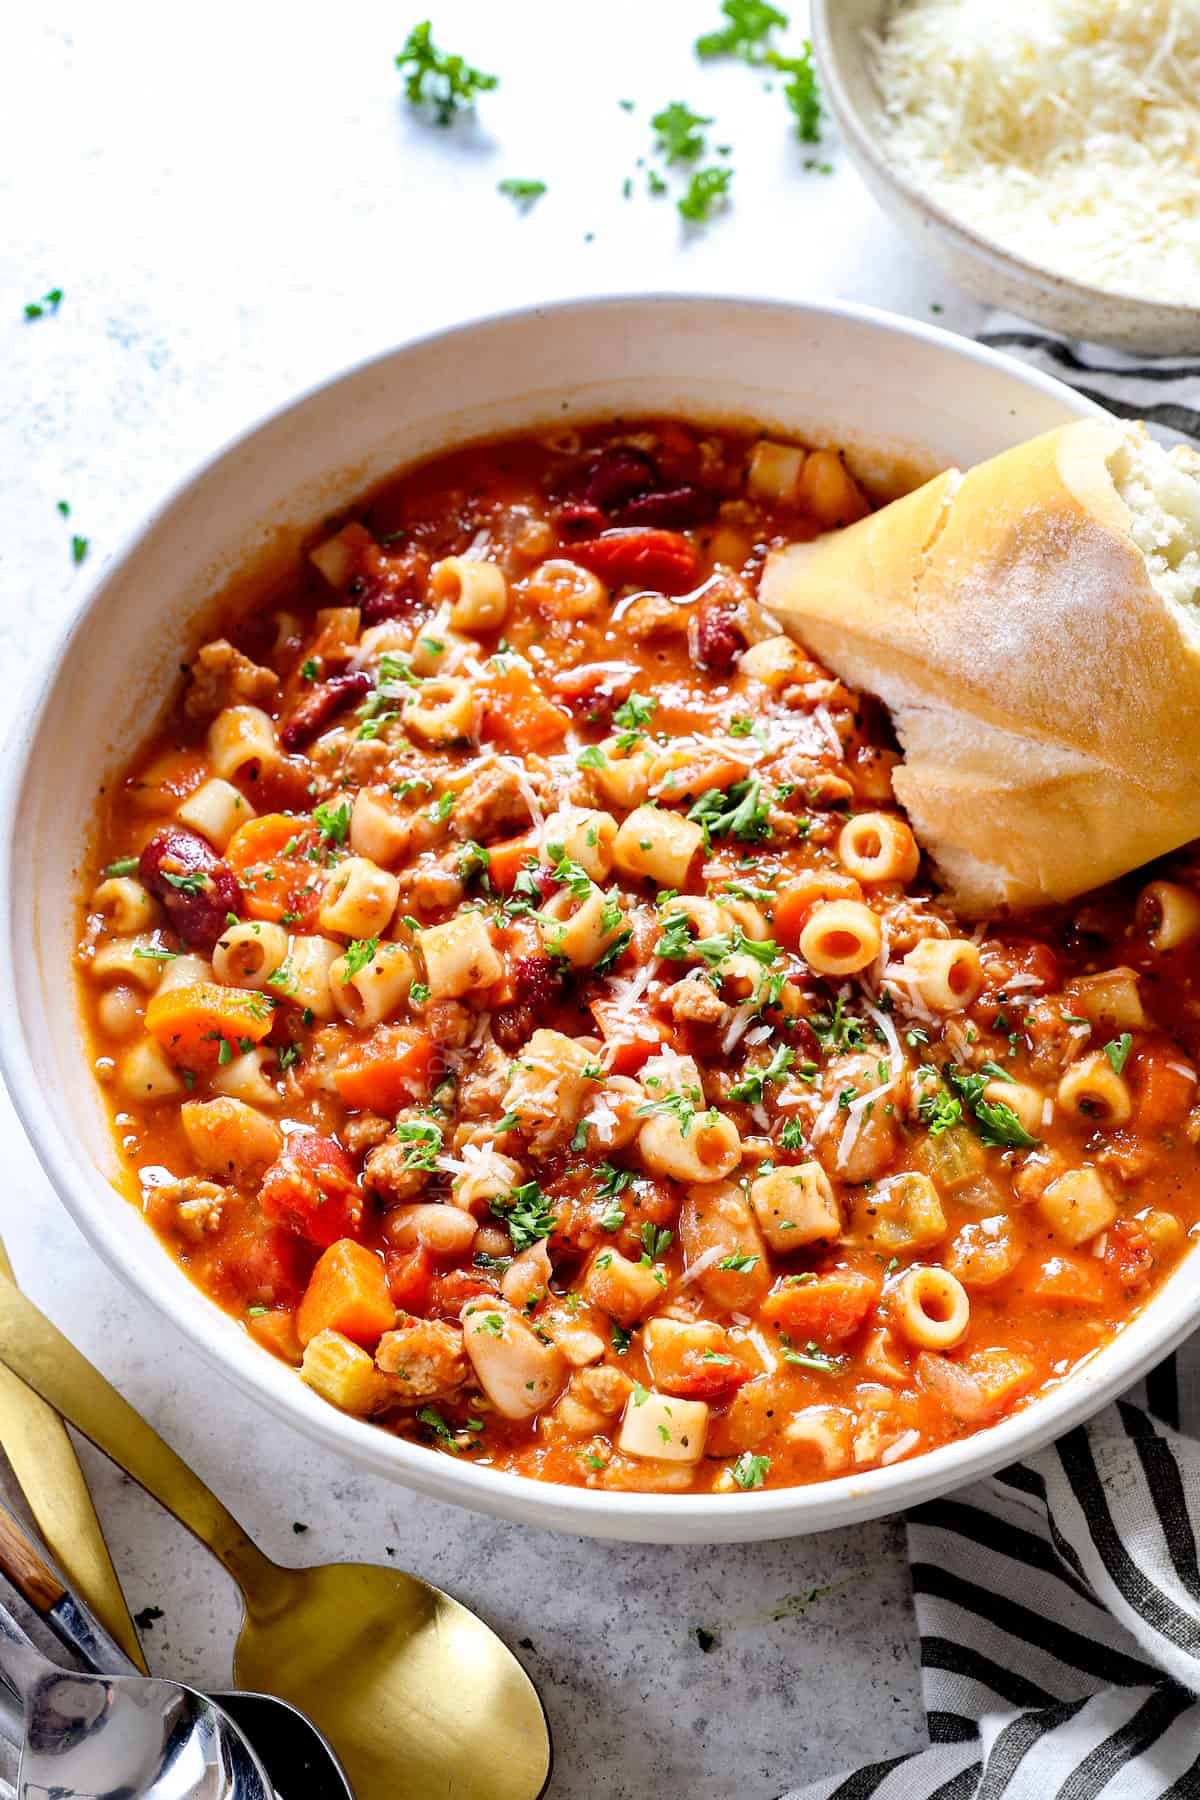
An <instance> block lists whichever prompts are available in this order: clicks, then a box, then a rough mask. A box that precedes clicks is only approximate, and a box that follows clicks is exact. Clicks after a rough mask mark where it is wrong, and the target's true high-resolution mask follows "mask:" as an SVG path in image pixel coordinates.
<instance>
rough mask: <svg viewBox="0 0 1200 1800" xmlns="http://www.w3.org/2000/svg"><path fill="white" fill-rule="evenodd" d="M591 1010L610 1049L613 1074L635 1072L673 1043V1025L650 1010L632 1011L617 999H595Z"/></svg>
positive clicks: (609, 1062) (634, 1073) (609, 1061)
mask: <svg viewBox="0 0 1200 1800" xmlns="http://www.w3.org/2000/svg"><path fill="white" fill-rule="evenodd" d="M591 1013H592V1017H593V1019H595V1021H596V1024H597V1026H598V1028H599V1031H600V1036H601V1037H602V1038H603V1039H604V1042H605V1046H606V1048H608V1050H609V1055H608V1059H607V1064H606V1066H607V1068H608V1071H609V1073H610V1074H611V1075H636V1074H637V1072H638V1070H639V1069H640V1068H641V1066H642V1064H643V1063H645V1062H648V1061H649V1060H650V1058H651V1057H652V1056H655V1055H657V1053H658V1052H659V1051H660V1050H661V1049H662V1047H663V1045H664V1044H666V1043H669V1042H670V1039H671V1030H670V1027H669V1026H667V1025H664V1024H663V1023H662V1021H661V1020H660V1019H655V1018H653V1017H652V1016H651V1014H650V1013H649V1012H648V1011H645V1010H643V1009H640V1008H639V1009H637V1010H635V1011H632V1012H631V1011H629V1010H627V1009H624V1008H622V1007H619V1006H618V1005H617V1003H616V1001H615V1000H593V1001H592V1003H591Z"/></svg>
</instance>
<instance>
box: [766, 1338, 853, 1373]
mask: <svg viewBox="0 0 1200 1800" xmlns="http://www.w3.org/2000/svg"><path fill="white" fill-rule="evenodd" d="M780 1354H781V1355H782V1357H783V1360H784V1362H788V1363H795V1364H796V1366H797V1367H798V1368H801V1369H816V1370H818V1371H819V1372H820V1373H821V1374H822V1375H836V1374H837V1372H838V1370H839V1369H840V1368H841V1366H842V1364H841V1359H840V1358H839V1357H836V1356H827V1355H826V1353H825V1351H824V1350H822V1349H821V1347H820V1345H819V1344H812V1343H809V1344H805V1346H804V1348H803V1350H790V1349H785V1350H782V1351H781V1352H780Z"/></svg>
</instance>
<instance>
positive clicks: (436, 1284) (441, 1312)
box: [392, 1251, 498, 1319]
mask: <svg viewBox="0 0 1200 1800" xmlns="http://www.w3.org/2000/svg"><path fill="white" fill-rule="evenodd" d="M416 1254H418V1255H421V1254H424V1255H426V1256H427V1255H428V1252H427V1251H426V1252H420V1251H418V1252H417V1253H416ZM392 1291H393V1293H394V1292H395V1288H394V1287H393V1289H392ZM497 1292H498V1288H497V1284H496V1282H495V1280H489V1279H488V1277H487V1275H486V1274H484V1273H483V1272H482V1271H479V1272H477V1271H476V1270H474V1269H446V1270H445V1271H444V1272H443V1273H442V1274H440V1275H434V1274H432V1272H431V1276H430V1280H429V1283H428V1285H427V1287H426V1290H425V1298H424V1301H423V1302H422V1304H423V1306H424V1309H425V1311H426V1312H428V1313H429V1314H430V1316H431V1317H433V1318H443V1319H457V1317H458V1315H459V1313H460V1312H461V1311H462V1308H463V1303H464V1301H467V1300H476V1299H478V1298H479V1296H480V1295H481V1294H486V1295H494V1294H496V1293H497Z"/></svg>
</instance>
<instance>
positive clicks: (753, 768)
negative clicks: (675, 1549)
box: [79, 421, 1200, 1495]
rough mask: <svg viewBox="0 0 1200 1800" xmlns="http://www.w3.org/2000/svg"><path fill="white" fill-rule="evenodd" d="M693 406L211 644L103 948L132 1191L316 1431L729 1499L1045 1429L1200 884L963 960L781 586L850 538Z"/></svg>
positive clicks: (1186, 1185)
mask: <svg viewBox="0 0 1200 1800" xmlns="http://www.w3.org/2000/svg"><path fill="white" fill-rule="evenodd" d="M869 504H870V502H869V500H868V498H867V496H866V495H865V494H864V492H863V490H862V489H861V488H860V486H859V485H858V483H857V482H856V481H855V479H854V476H853V475H852V473H851V471H850V470H849V468H848V467H847V465H846V463H845V462H844V461H843V460H842V459H841V458H840V457H838V456H837V455H836V453H834V452H832V451H829V450H821V451H814V452H809V451H807V450H806V449H805V447H804V446H803V445H802V444H798V443H788V442H783V441H776V440H772V439H768V438H765V437H759V438H757V439H754V438H751V437H749V436H748V435H746V434H744V433H743V434H737V433H728V432H721V431H713V430H707V429H702V428H698V427H694V426H689V425H685V424H681V423H678V422H675V421H651V422H647V423H642V424H635V425H620V426H615V425H614V426H604V427H595V428H592V429H589V430H586V431H583V432H580V433H577V434H574V433H573V434H571V436H570V437H569V438H561V437H555V438H545V439H543V438H540V437H538V436H536V435H535V436H530V437H527V438H525V439H521V440H514V441H510V442H504V443H500V444H491V445H482V446H476V447H472V448H468V449H465V450H462V451H458V452H455V453H454V454H453V455H451V456H448V457H445V458H443V459H441V460H439V461H436V462H433V463H430V464H428V465H426V466H424V467H421V468H419V469H417V470H415V471H413V472H411V473H409V474H408V475H405V476H403V477H401V478H398V479H396V480H395V481H393V482H391V483H389V484H388V485H387V486H386V487H384V488H383V489H381V490H380V491H379V492H377V493H375V494H373V495H370V496H368V497H367V498H366V499H365V500H364V501H363V503H362V505H361V506H359V507H356V508H353V509H352V510H351V512H350V513H349V514H348V515H346V516H344V517H343V518H342V519H340V520H336V521H333V522H332V523H331V524H330V525H329V526H327V527H326V529H325V530H324V531H323V532H322V533H321V535H320V537H319V539H318V540H317V541H315V542H314V543H313V545H312V546H311V548H310V549H309V550H308V552H307V553H306V554H305V556H304V557H303V558H302V559H301V560H300V565H299V567H298V568H296V569H293V570H291V571H290V572H289V573H288V576H287V579H286V581H285V582H282V583H281V584H280V588H279V592H278V598H277V600H276V602H275V603H274V604H273V605H271V606H269V607H267V608H266V609H265V610H264V611H262V612H260V613H259V614H257V615H254V616H252V617H248V618H247V617H230V619H229V620H228V623H227V631H228V636H224V637H218V638H216V639H214V640H213V641H211V642H209V643H206V644H204V645H203V646H201V647H198V648H197V650H196V652H195V655H194V657H193V659H192V661H191V664H190V668H189V673H188V678H187V680H186V682H185V685H184V688H183V691H182V693H181V696H180V701H179V705H178V706H177V708H176V711H175V713H174V715H173V717H172V720H171V723H170V724H169V726H168V727H167V728H166V729H165V730H164V731H163V732H162V733H161V734H160V735H159V737H158V738H156V739H155V741H154V742H153V743H151V744H148V745H147V746H146V747H145V749H144V752H143V753H142V754H141V755H140V756H139V757H138V758H137V759H136V760H135V762H134V763H133V764H132V765H131V766H130V768H129V770H128V771H127V778H126V780H125V781H124V783H123V784H118V786H117V788H116V789H115V790H110V792H109V794H108V795H107V796H106V798H105V801H104V809H105V810H104V813H103V818H102V823H101V827H100V833H99V840H100V841H99V846H98V854H97V857H96V861H95V866H94V867H93V868H92V869H91V870H90V872H89V878H88V880H87V882H86V886H85V889H84V894H83V897H82V899H81V931H80V952H79V964H80V971H81V980H82V988H83V994H84V1001H85V1007H86V1012H87V1020H88V1029H89V1031H90V1033H91V1038H92V1042H93V1044H94V1050H95V1058H96V1071H97V1074H98V1076H99V1077H100V1079H101V1080H102V1081H103V1082H104V1084H105V1086H106V1088H107V1091H108V1093H109V1095H110V1098H111V1102H112V1106H113V1111H114V1117H115V1120H116V1127H115V1128H116V1130H117V1133H118V1137H119V1142H120V1146H121V1151H122V1154H123V1156H124V1158H125V1160H126V1163H127V1166H128V1169H129V1173H130V1183H131V1189H132V1190H133V1191H134V1192H135V1193H136V1194H137V1196H138V1198H139V1200H140V1203H141V1205H142V1208H143V1210H144V1212H145V1215H146V1217H147V1219H148V1220H149V1222H150V1224H151V1225H152V1227H153V1228H154V1229H155V1230H156V1231H157V1232H158V1233H159V1234H160V1235H161V1237H162V1238H163V1240H164V1242H165V1243H166V1244H167V1245H168V1246H169V1248H170V1250H171V1251H172V1253H173V1254H174V1255H175V1256H176V1257H177V1258H178V1260H179V1261H180V1263H181V1264H182V1265H183V1266H184V1267H185V1268H186V1269H187V1270H188V1272H189V1273H190V1275H191V1276H192V1278H193V1279H194V1280H195V1281H196V1282H198V1283H199V1284H200V1286H201V1287H202V1288H204V1289H205V1291H206V1292H207V1293H209V1294H210V1295H211V1296H212V1297H213V1299H214V1300H215V1301H216V1302H217V1303H218V1304H220V1305H221V1306H223V1307H225V1308H226V1309H227V1310H228V1311H229V1312H231V1313H232V1314H233V1315H234V1316H235V1317H237V1318H238V1319H239V1320H240V1321H241V1323H242V1325H243V1326H244V1329H245V1330H246V1331H247V1332H248V1333H249V1334H250V1336H251V1337H252V1338H254V1339H255V1340H256V1341H257V1342H258V1343H259V1344H260V1345H262V1346H263V1348H264V1352H265V1351H270V1352H272V1353H273V1354H275V1355H276V1356H278V1357H281V1358H283V1359H284V1360H285V1361H286V1362H289V1363H291V1364H292V1365H293V1366H294V1367H295V1369H296V1370H297V1375H298V1378H299V1379H301V1380H303V1381H305V1382H307V1383H308V1384H309V1385H310V1386H311V1387H312V1388H313V1389H314V1390H315V1391H316V1392H317V1393H318V1394H320V1395H322V1396H323V1397H324V1398H325V1399H327V1400H328V1401H330V1402H331V1403H332V1404H334V1405H336V1406H339V1407H342V1408H343V1409H345V1410H347V1411H349V1412H351V1413H355V1414H358V1415H360V1416H362V1417H364V1418H370V1419H373V1420H375V1421H377V1422H378V1424H379V1426H380V1427H381V1428H382V1429H385V1430H389V1431H393V1432H399V1433H403V1434H405V1435H406V1436H410V1437H413V1438H415V1439H417V1440H418V1441H419V1442H421V1443H423V1444H426V1445H427V1446H429V1448H430V1450H431V1452H440V1453H446V1454H453V1455H457V1456H461V1457H469V1458H471V1459H472V1460H474V1461H476V1462H479V1463H481V1464H484V1465H487V1466H490V1467H493V1468H497V1469H504V1470H509V1471H516V1472H519V1473H522V1474H525V1475H528V1476H531V1477H536V1478H538V1479H541V1480H548V1481H558V1482H570V1483H582V1484H586V1485H589V1486H592V1487H596V1488H600V1489H609V1490H612V1491H619V1490H621V1489H657V1490H662V1491H667V1492H676V1493H679V1494H681V1495H686V1494H688V1493H693V1492H713V1491H717V1492H725V1491H729V1492H731V1493H735V1494H736V1493H738V1492H740V1491H742V1490H753V1489H756V1488H761V1487H764V1486H767V1487H774V1486H780V1485H786V1484H789V1483H798V1482H811V1481H820V1480H824V1479H828V1478H831V1477H834V1476H837V1475H841V1474H845V1473H856V1472H861V1471H865V1470H869V1469H870V1468H871V1467H873V1466H877V1465H886V1464H888V1463H890V1462H894V1461H895V1460H897V1459H898V1458H900V1457H906V1456H912V1455H916V1454H919V1453H920V1452H921V1451H923V1450H926V1449H928V1448H930V1447H931V1446H935V1445H937V1444H940V1443H942V1442H945V1441H947V1440H948V1439H951V1438H958V1437H960V1436H962V1435H963V1434H964V1433H965V1432H969V1431H973V1430H978V1429H981V1428H983V1427H986V1426H987V1425H988V1424H989V1423H991V1422H992V1421H994V1420H997V1419H999V1418H1001V1417H1002V1416H1003V1415H1004V1414H1006V1413H1008V1412H1010V1411H1011V1410H1012V1409H1013V1408H1014V1407H1020V1406H1024V1405H1027V1404H1028V1403H1029V1402H1030V1401H1031V1400H1032V1399H1034V1398H1035V1397H1036V1395H1037V1394H1038V1393H1039V1391H1041V1390H1042V1389H1044V1388H1045V1387H1046V1386H1047V1385H1048V1384H1049V1383H1051V1382H1052V1381H1056V1380H1058V1379H1059V1378H1060V1377H1061V1376H1062V1375H1063V1373H1064V1372H1066V1371H1067V1370H1068V1369H1070V1368H1071V1367H1072V1366H1074V1365H1075V1364H1077V1363H1078V1362H1080V1361H1081V1360H1082V1359H1083V1358H1085V1357H1086V1356H1088V1355H1089V1354H1090V1353H1091V1352H1092V1351H1094V1349H1095V1348H1096V1346H1097V1345H1098V1344H1101V1343H1103V1342H1104V1340H1105V1339H1106V1338H1108V1337H1109V1336H1111V1335H1112V1334H1113V1333H1114V1332H1116V1331H1118V1330H1120V1329H1121V1327H1122V1326H1123V1325H1124V1324H1125V1322H1126V1321H1127V1320H1128V1319H1129V1318H1130V1317H1131V1315H1132V1314H1133V1313H1134V1312H1135V1311H1136V1310H1137V1308H1138V1307H1139V1306H1140V1305H1142V1304H1143V1302H1144V1300H1145V1299H1146V1297H1147V1296H1148V1295H1149V1294H1151V1293H1152V1292H1153V1290H1154V1287H1155V1285H1156V1284H1157V1283H1158V1282H1160V1281H1161V1279H1162V1277H1163V1275H1164V1274H1165V1273H1166V1272H1167V1271H1168V1270H1169V1269H1170V1268H1171V1267H1172V1266H1173V1264H1174V1263H1175V1262H1176V1261H1177V1259H1178V1257H1179V1256H1180V1255H1181V1253H1182V1251H1183V1249H1184V1247H1185V1245H1186V1241H1187V1235H1188V1233H1189V1232H1190V1231H1191V1230H1192V1228H1193V1226H1194V1224H1195V1223H1196V1219H1197V1215H1198V1214H1200V1204H1198V1203H1197V1200H1196V1199H1195V1198H1194V1197H1193V1196H1194V1194H1195V1188H1196V1184H1195V1175H1196V1149H1195V1145H1196V1141H1197V1139H1200V1115H1198V1114H1197V1111H1196V1110H1195V1105H1194V1103H1195V1098H1196V1072H1195V1063H1194V1058H1193V1046H1194V1043H1195V1039H1196V1035H1197V1026H1196V1020H1195V1017H1194V1000H1193V998H1192V995H1193V993H1194V983H1195V980H1196V977H1197V973H1198V972H1200V964H1198V963H1197V944H1198V943H1200V898H1198V896H1197V883H1196V878H1195V866H1194V863H1193V862H1192V860H1191V859H1190V858H1189V857H1188V856H1187V855H1181V856H1179V857H1176V858H1174V859H1173V860H1172V862H1171V863H1170V864H1169V865H1166V866H1162V867H1157V868H1155V869H1154V870H1153V871H1151V875H1152V879H1150V880H1149V882H1148V885H1146V886H1144V887H1143V889H1142V891H1141V894H1140V897H1139V896H1138V895H1137V893H1136V892H1126V891H1125V889H1124V888H1122V889H1121V890H1120V891H1112V892H1106V893H1100V894H1097V895H1093V896H1090V897H1089V898H1088V899H1087V900H1086V901H1085V902H1082V903H1078V904H1077V905H1075V906H1074V907H1072V908H1071V909H1070V910H1069V911H1066V912H1062V913H1058V914H1043V915H1040V916H1039V917H1038V920H1037V922H1036V924H1035V925H1031V926H1025V925H1020V924H1015V923H1012V922H1009V923H1006V924H1000V925H996V926H994V927H990V928H989V927H978V928H976V927H975V926H973V925H971V926H963V925H962V924H961V923H960V922H959V921H958V920H957V919H956V918H955V917H954V916H953V914H952V912H951V911H950V909H949V908H948V907H947V906H946V904H945V903H944V902H943V901H942V900H941V899H940V898H939V896H938V894H937V893H936V892H935V891H933V889H932V888H931V886H930V883H929V881H928V879H927V878H926V877H924V876H923V874H922V870H921V866H920V856H919V851H918V847H917V844H916V842H915V841H914V838H913V834H912V831H911V830H910V828H909V826H908V824H907V822H906V820H905V819H904V817H903V816H902V815H901V813H900V812H899V811H898V809H897V808H896V806H895V804H894V802H893V800H892V798H891V771H892V769H893V768H894V767H895V766H896V764H897V762H898V760H899V758H898V752H897V750H896V748H895V745H894V742H893V741H892V740H891V738H890V735H889V729H888V725H887V721H886V718H885V717H884V715H883V713H882V712H881V710H880V708H879V707H878V706H877V705H875V704H873V703H871V702H865V701H863V700H861V699H860V698H859V697H858V696H856V695H855V694H853V693H851V692H850V691H848V690H847V689H846V688H845V687H844V686H843V685H842V684H841V683H840V682H839V681H837V680H835V679H834V678H833V677H831V676H830V674H829V673H828V671H827V670H826V669H824V668H822V667H821V666H820V664H819V663H817V662H816V661H814V660H813V659H812V658H811V657H810V656H809V655H808V654H807V652H806V650H805V649H804V647H803V645H801V644H798V643H795V642H793V641H792V640H791V639H790V638H787V637H785V636H783V635H782V634H781V633H780V631H779V629H778V626H777V624H776V622H775V621H774V620H773V619H772V618H771V617H770V616H768V615H767V614H766V613H764V612H763V611H762V610H761V609H760V607H759V604H758V600H757V588H758V577H759V573H760V570H761V567H762V564H763V561H764V559H765V557H766V555H767V553H768V552H769V551H770V550H772V549H778V548H780V547H782V546H785V545H787V544H789V543H791V542H795V541H797V540H803V539H805V538H808V537H811V536H813V535H814V534H815V533H816V532H818V531H822V530H826V529H829V528H831V527H834V526H838V525H842V524H846V523H849V522H851V521H853V520H854V519H856V518H859V517H861V516H862V515H863V514H864V513H865V512H866V511H867V510H868V509H869Z"/></svg>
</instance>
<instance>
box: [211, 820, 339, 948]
mask: <svg viewBox="0 0 1200 1800" xmlns="http://www.w3.org/2000/svg"><path fill="white" fill-rule="evenodd" d="M319 842H320V840H319V837H318V833H317V830H316V827H315V826H314V825H313V823H312V820H311V819H304V818H297V817H296V816H295V815H294V814H292V813H264V814H263V816H262V818H260V819H247V821H246V823H245V824H244V825H239V826H238V828H237V830H236V831H235V832H234V834H233V836H232V837H231V838H230V840H229V842H228V844H226V846H225V861H226V862H227V863H228V865H229V867H230V868H231V869H232V870H233V872H234V875H235V876H236V877H237V880H238V882H239V884H240V886H241V889H242V906H243V908H244V910H245V911H246V913H247V914H248V915H249V916H250V917H251V918H252V919H268V920H270V921H271V922H272V923H274V924H278V923H279V921H280V920H281V919H284V918H286V919H288V920H289V921H290V922H292V923H294V924H296V925H298V926H300V927H301V928H303V927H304V926H307V925H311V924H312V923H313V922H314V920H315V919H316V916H317V909H318V907H319V906H320V901H321V896H320V888H321V881H320V878H319V874H318V870H319V867H320V864H319V860H318V851H319Z"/></svg>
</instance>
